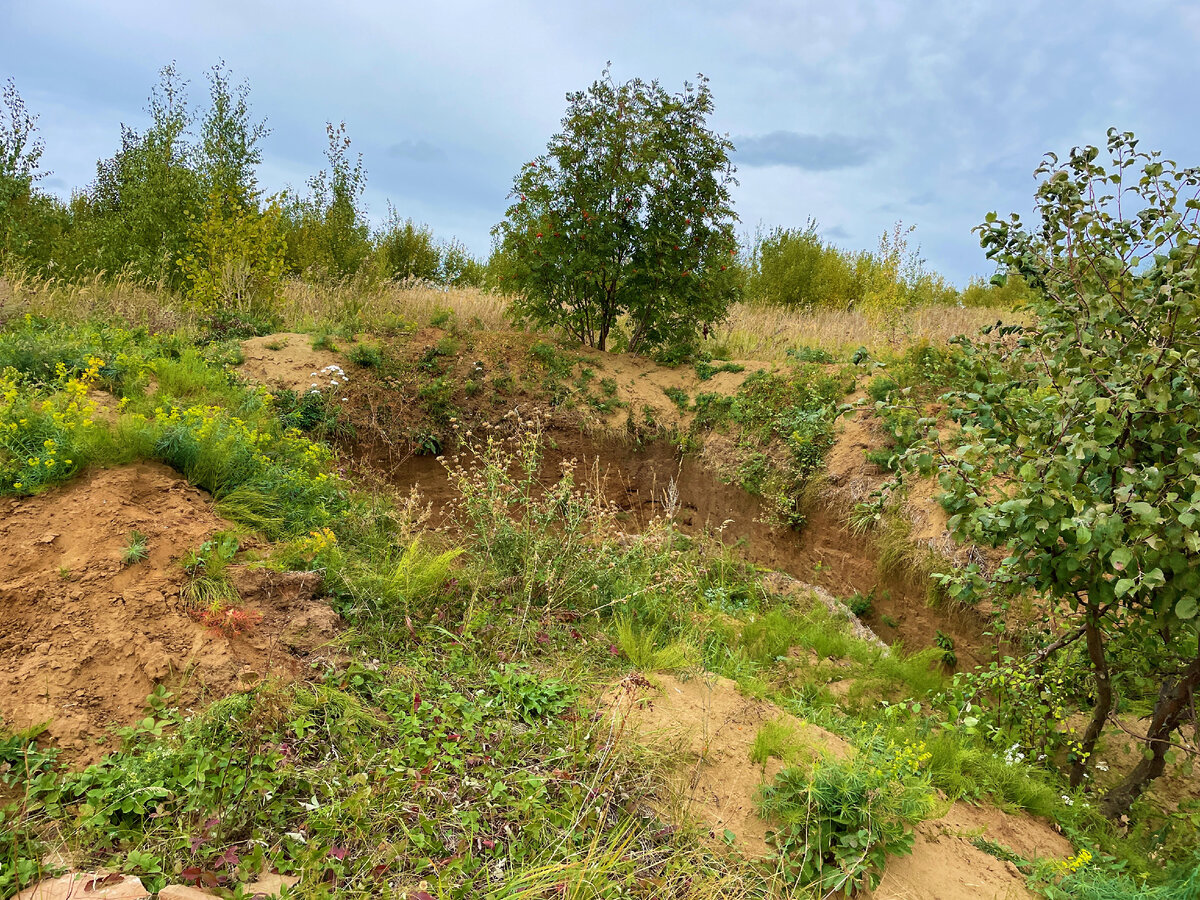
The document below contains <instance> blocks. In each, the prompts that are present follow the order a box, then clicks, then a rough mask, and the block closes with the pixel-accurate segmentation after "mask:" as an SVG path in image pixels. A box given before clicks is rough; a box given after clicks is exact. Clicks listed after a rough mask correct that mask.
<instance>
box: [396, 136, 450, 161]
mask: <svg viewBox="0 0 1200 900" xmlns="http://www.w3.org/2000/svg"><path fill="white" fill-rule="evenodd" d="M387 154H388V156H394V157H396V158H397V159H408V160H412V161H413V162H419V163H431V162H441V161H442V160H444V159H445V158H446V151H445V150H443V149H442V148H441V147H439V146H437V145H436V144H431V143H429V141H426V140H424V139H421V138H418V139H416V140H413V139H411V138H406V139H405V140H403V141H400V142H399V143H397V144H392V145H391V146H390V147H388V148H387Z"/></svg>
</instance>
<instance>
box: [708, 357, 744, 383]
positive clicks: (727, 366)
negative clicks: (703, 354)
mask: <svg viewBox="0 0 1200 900" xmlns="http://www.w3.org/2000/svg"><path fill="white" fill-rule="evenodd" d="M744 371H746V367H745V366H742V365H739V364H737V363H731V362H725V363H721V364H720V365H713V364H712V363H711V362H709V361H708V360H703V359H702V360H699V361H697V363H696V377H697V378H699V379H700V380H701V381H708V380H709V379H710V378H712V377H713V376H714V375H718V374H720V373H721V372H734V373H736V372H744Z"/></svg>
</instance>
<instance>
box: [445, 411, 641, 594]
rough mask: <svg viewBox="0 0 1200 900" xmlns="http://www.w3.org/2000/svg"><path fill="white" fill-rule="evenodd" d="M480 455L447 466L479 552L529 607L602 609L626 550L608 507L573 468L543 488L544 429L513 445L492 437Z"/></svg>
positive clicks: (461, 516) (466, 530)
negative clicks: (612, 535) (611, 539)
mask: <svg viewBox="0 0 1200 900" xmlns="http://www.w3.org/2000/svg"><path fill="white" fill-rule="evenodd" d="M473 450H474V454H475V459H474V461H473V462H471V463H469V464H468V463H451V464H450V465H449V466H448V467H447V468H448V470H449V474H450V481H451V483H452V484H453V485H454V486H455V487H456V488H457V489H458V491H459V492H460V493H461V495H462V500H461V502H460V504H459V505H458V507H457V509H455V511H454V515H455V519H456V521H457V524H458V526H459V527H460V528H461V529H462V532H463V534H465V535H467V536H468V539H469V540H470V542H471V545H472V548H471V549H472V550H473V555H474V556H475V557H476V558H477V559H479V560H480V561H481V562H482V563H483V564H484V565H485V566H486V567H487V568H488V569H490V570H491V574H492V575H493V576H494V577H497V578H498V579H500V580H503V581H508V582H510V583H511V589H510V593H511V594H512V595H514V596H516V597H517V598H518V599H519V600H520V601H521V602H522V604H523V605H524V606H525V608H526V609H528V608H529V607H530V606H532V605H535V604H536V605H537V606H540V607H544V608H545V609H547V610H562V609H582V610H588V609H595V608H597V607H600V606H603V605H604V603H605V600H606V599H608V594H609V590H610V589H611V587H612V586H613V585H614V583H615V581H616V579H617V577H618V576H619V574H620V571H621V567H620V565H619V563H620V562H622V561H623V557H624V555H625V552H626V551H622V550H621V549H620V548H618V547H616V546H615V545H612V544H610V543H608V541H607V533H608V530H609V528H610V526H611V525H612V521H613V513H612V510H611V508H610V507H609V506H608V504H607V503H605V502H604V501H603V500H600V499H598V498H595V497H593V496H591V495H588V494H585V493H584V492H582V491H580V490H579V489H578V488H577V487H576V486H575V483H574V480H573V478H572V477H571V474H570V473H569V472H567V471H564V473H563V474H562V476H561V477H560V478H559V479H558V481H557V482H554V483H552V484H550V485H543V484H542V482H541V478H540V477H539V470H540V467H541V461H542V452H541V437H540V435H539V433H538V432H537V431H534V430H527V431H525V432H523V433H522V434H520V435H519V436H518V437H517V438H516V439H514V440H513V441H512V442H511V443H506V442H503V441H500V440H497V439H495V438H489V439H488V441H487V443H486V444H485V445H482V446H476V447H475V448H473ZM598 545H601V546H603V547H604V550H603V551H601V550H600V549H599V546H598Z"/></svg>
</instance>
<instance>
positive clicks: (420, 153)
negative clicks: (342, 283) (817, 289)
mask: <svg viewBox="0 0 1200 900" xmlns="http://www.w3.org/2000/svg"><path fill="white" fill-rule="evenodd" d="M219 58H223V59H224V60H225V61H226V62H227V63H228V64H229V66H230V67H231V69H232V70H233V71H234V73H235V75H236V76H237V77H239V78H241V77H244V78H246V79H248V80H249V82H250V85H251V91H252V94H251V97H252V103H253V106H254V109H255V112H256V113H257V114H258V115H260V116H265V117H266V118H267V120H268V124H269V126H270V127H271V129H272V133H271V135H270V137H269V138H268V139H267V142H266V145H265V160H264V165H263V169H262V172H261V180H262V182H263V184H264V186H266V187H268V188H270V189H276V188H281V187H284V186H285V185H289V184H290V185H295V186H302V185H303V183H304V180H305V179H306V178H307V177H308V175H310V174H311V173H312V172H313V171H315V170H316V169H318V168H319V167H320V166H321V165H322V164H323V158H322V152H323V149H324V145H325V132H324V123H325V121H326V120H333V121H335V122H337V121H340V120H343V119H344V120H345V121H346V123H347V126H348V128H349V132H350V135H351V137H352V138H353V141H354V148H355V149H356V150H358V151H361V152H362V153H363V155H364V158H365V164H366V169H367V172H368V178H369V189H368V193H367V203H368V206H369V210H370V213H371V215H372V216H373V217H374V218H376V219H378V218H379V217H381V216H382V215H383V214H384V213H385V211H386V202H387V200H389V199H390V200H391V201H392V203H393V204H395V205H396V206H397V208H398V209H399V211H400V212H401V214H402V215H405V216H409V215H411V216H412V217H414V218H416V219H418V220H420V221H424V222H427V223H429V224H430V225H431V226H432V227H433V228H434V229H435V231H436V232H437V233H438V234H439V235H440V236H447V237H448V236H451V235H454V236H457V237H459V238H460V239H462V240H463V241H465V242H466V243H467V244H468V246H470V247H471V248H472V249H473V250H475V251H476V252H478V253H480V254H483V253H486V251H487V249H488V245H489V237H488V232H489V229H490V228H491V226H492V225H493V224H494V223H495V222H496V221H497V220H498V219H499V218H500V217H501V216H502V215H503V211H504V209H505V206H506V202H505V196H506V194H507V192H508V189H509V186H510V184H511V180H512V176H513V175H514V174H515V173H516V172H517V170H518V169H519V167H520V165H521V163H522V162H524V161H526V160H527V159H529V158H531V157H532V156H533V155H535V154H536V153H538V152H539V151H540V150H541V149H543V148H544V146H545V143H546V140H547V138H548V137H549V136H550V135H551V134H552V133H553V132H554V131H555V130H556V128H557V126H558V123H559V120H560V118H561V116H562V113H563V110H564V107H565V101H564V96H563V95H564V94H565V93H566V92H567V91H569V90H575V89H578V88H582V87H585V86H586V85H588V84H589V83H590V82H591V81H593V80H594V79H595V78H596V77H598V75H599V74H600V72H601V70H602V69H603V67H604V65H605V62H606V61H608V60H611V61H612V63H613V74H614V76H615V77H617V78H619V79H625V78H629V77H633V76H635V75H637V76H641V77H643V78H647V79H649V78H657V79H659V80H661V81H662V82H663V83H664V84H665V85H667V86H668V87H670V88H673V89H676V88H678V87H680V86H682V83H683V81H684V80H685V79H688V78H693V77H694V76H695V74H696V73H697V72H703V73H704V74H706V75H707V76H708V77H709V78H710V80H711V86H712V88H713V92H714V94H715V98H716V104H717V108H716V113H715V115H714V118H713V125H714V127H715V128H717V129H718V130H720V131H723V132H728V133H729V134H730V135H731V137H732V138H733V139H734V142H735V144H736V145H737V146H738V147H739V148H740V149H739V150H738V152H737V154H736V157H735V160H736V162H737V164H738V169H739V171H738V178H739V181H740V185H739V186H738V187H737V188H736V193H735V199H736V204H737V208H738V212H739V215H740V216H741V219H742V221H741V226H740V227H741V229H742V230H744V231H746V232H752V231H753V230H754V229H755V228H756V227H758V226H759V225H762V226H763V227H766V228H770V227H773V226H776V225H787V226H791V225H795V226H800V225H803V224H804V223H805V221H806V220H807V219H808V217H810V216H812V217H814V218H816V220H817V221H818V222H819V223H820V225H821V228H822V231H823V233H824V234H825V235H826V236H827V237H829V238H830V239H831V240H834V241H835V242H836V243H838V244H840V245H842V246H846V247H851V248H864V247H873V246H874V245H875V243H876V242H877V240H878V236H879V234H880V233H881V232H882V231H883V230H884V229H885V228H887V227H888V226H890V225H891V224H892V223H894V222H895V221H896V220H898V219H899V220H903V221H904V222H905V223H906V224H912V225H916V226H917V230H916V232H915V235H914V238H915V240H916V241H918V242H919V243H920V244H921V247H922V252H923V255H924V256H925V257H926V259H927V260H928V265H929V266H931V267H932V268H935V269H937V270H939V271H941V272H943V273H945V274H946V275H947V276H948V277H950V278H951V279H952V280H953V281H955V282H958V283H963V282H965V281H966V280H967V279H968V278H969V277H971V276H972V275H977V274H988V273H989V272H990V270H989V267H988V264H987V262H986V260H985V259H984V258H983V254H982V252H981V251H980V250H979V247H978V243H977V241H976V239H975V237H974V235H972V233H971V228H972V227H973V226H974V225H976V224H978V223H979V222H980V221H981V220H982V217H983V216H984V214H985V213H987V212H988V211H989V210H991V209H996V210H999V211H1000V212H1008V211H1011V210H1017V211H1022V212H1027V211H1028V209H1029V207H1030V205H1031V197H1032V192H1033V187H1034V181H1033V178H1032V171H1033V169H1034V167H1035V166H1036V165H1037V163H1038V161H1039V159H1040V157H1041V155H1042V153H1044V152H1045V151H1047V150H1055V151H1058V152H1060V153H1062V152H1065V151H1066V150H1068V149H1069V148H1070V147H1072V146H1074V145H1077V144H1082V143H1102V141H1103V139H1104V134H1105V131H1106V129H1107V128H1108V127H1109V126H1110V125H1115V126H1117V127H1119V128H1121V129H1123V130H1132V131H1135V132H1136V133H1137V134H1138V136H1139V137H1140V138H1141V139H1142V143H1143V146H1144V147H1153V148H1157V149H1161V150H1163V151H1164V152H1165V153H1166V155H1167V156H1169V157H1172V158H1174V159H1176V160H1178V161H1179V162H1180V163H1182V164H1188V165H1191V164H1200V116H1198V115H1197V110H1198V109H1200V103H1198V102H1197V101H1196V99H1195V98H1196V86H1197V84H1198V83H1200V2H1196V0H1138V2H1137V3H1134V4H1130V3H1115V2H1109V0H1054V2H1049V0H1047V2H1041V3H1035V2H1026V0H1006V2H1000V0H987V2H984V0H907V2H899V0H896V2H883V0H876V2H850V0H843V2H838V3H833V2H820V3H818V2H791V3H788V2H771V0H749V2H724V3H717V2H710V0H695V2H671V0H658V2H654V3H645V2H640V3H639V2H627V0H612V2H607V3H603V4H599V3H574V4H572V3H561V2H554V3H548V2H504V3H502V2H482V0H481V2H450V0H426V2H423V3H407V2H382V0H379V2H366V0H358V2H355V0H348V2H341V3H337V4H335V3H330V2H328V0H324V2H310V0H290V2H266V0H208V2H185V0H178V2H163V0H154V2H151V0H0V79H3V78H7V77H10V76H11V77H13V78H15V80H16V82H17V87H18V89H19V90H20V91H21V93H22V94H23V96H24V97H25V99H26V102H27V103H28V105H29V106H30V107H31V109H33V110H34V111H36V112H39V113H40V114H41V121H40V126H41V130H42V134H43V136H44V139H45V142H46V154H45V157H44V159H43V162H44V166H45V167H46V168H49V169H52V170H53V175H52V176H51V178H49V179H47V180H46V182H44V186H45V187H46V188H47V189H49V190H54V191H57V192H60V193H67V192H69V190H70V189H71V187H74V186H80V185H83V184H86V183H87V182H88V181H90V180H91V179H92V177H93V175H94V171H95V163H96V160H97V159H98V158H100V157H105V156H110V155H111V154H112V153H113V151H114V150H115V149H116V147H117V144H118V137H119V125H120V123H121V122H125V123H128V124H130V125H132V126H134V127H135V128H136V127H139V126H140V125H142V124H143V123H144V122H145V114H144V107H145V102H146V96H147V95H148V93H149V90H150V87H151V86H152V85H153V84H154V83H155V82H156V80H157V70H158V69H159V68H160V67H161V66H162V65H163V64H165V63H167V62H169V61H171V60H176V61H177V63H178V65H179V67H180V69H181V70H182V72H183V73H184V74H185V75H187V76H188V77H189V78H190V80H191V82H192V85H191V95H192V97H193V99H195V100H202V99H204V93H205V89H206V88H205V83H204V72H205V71H206V70H207V68H208V67H209V66H210V65H212V64H213V63H214V62H215V61H217V60H218V59H219Z"/></svg>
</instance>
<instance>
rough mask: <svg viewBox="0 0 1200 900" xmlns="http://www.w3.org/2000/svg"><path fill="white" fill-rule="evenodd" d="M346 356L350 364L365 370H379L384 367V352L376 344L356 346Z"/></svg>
mask: <svg viewBox="0 0 1200 900" xmlns="http://www.w3.org/2000/svg"><path fill="white" fill-rule="evenodd" d="M346 355H347V356H348V357H349V358H350V362H352V363H354V364H355V365H356V366H362V367H363V368H365V369H377V368H379V367H380V366H382V365H383V351H382V350H381V349H380V348H379V347H378V346H377V345H376V344H356V345H355V346H354V347H352V348H350V352H349V353H347V354H346Z"/></svg>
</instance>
